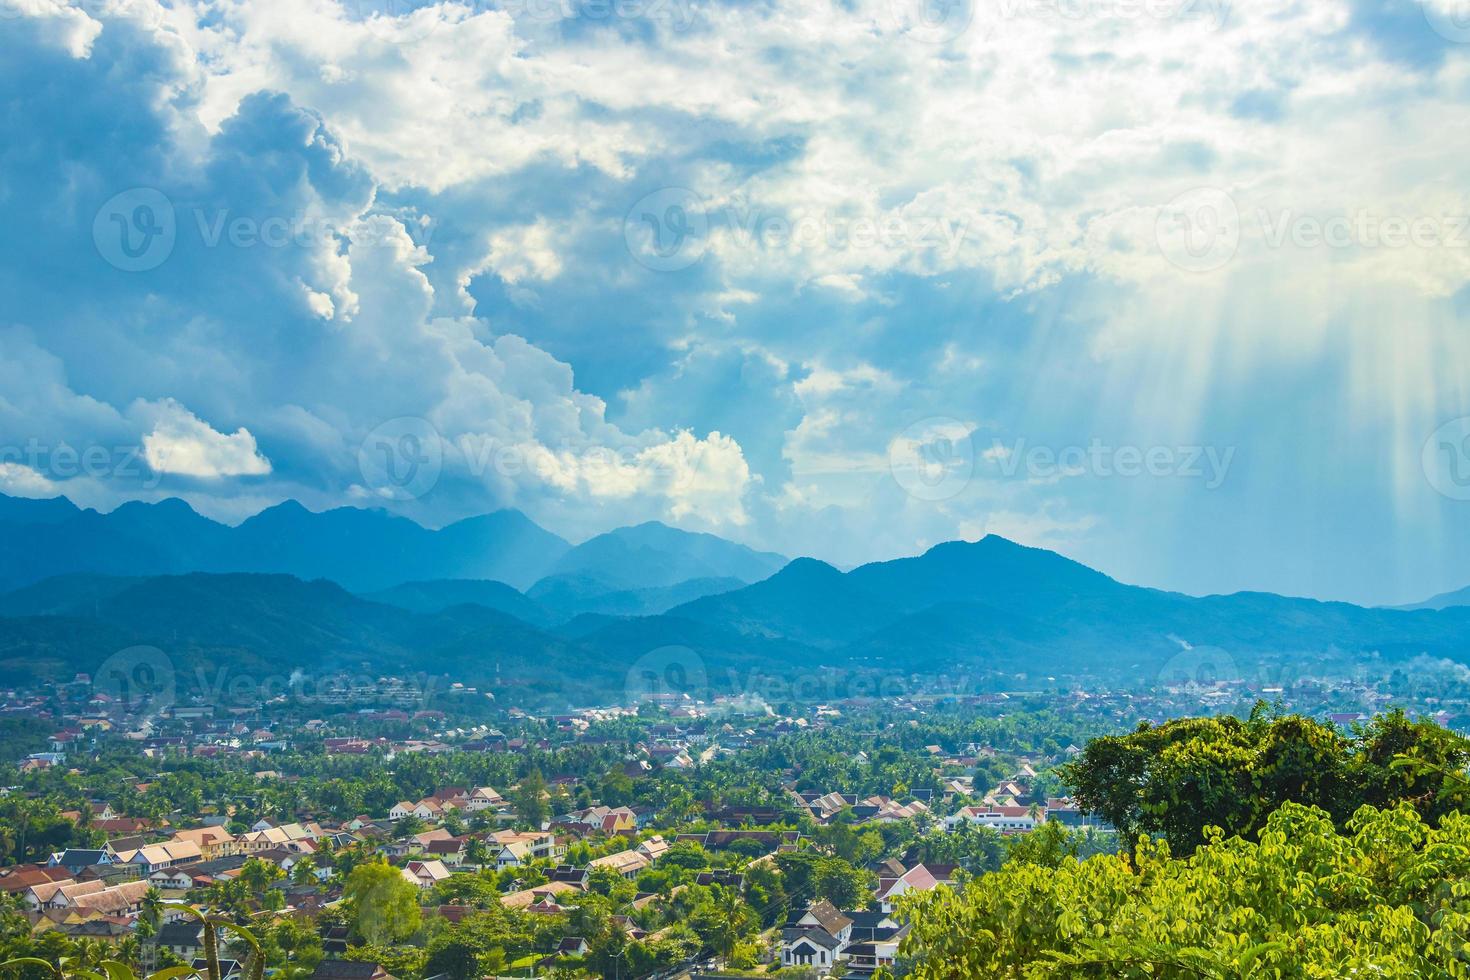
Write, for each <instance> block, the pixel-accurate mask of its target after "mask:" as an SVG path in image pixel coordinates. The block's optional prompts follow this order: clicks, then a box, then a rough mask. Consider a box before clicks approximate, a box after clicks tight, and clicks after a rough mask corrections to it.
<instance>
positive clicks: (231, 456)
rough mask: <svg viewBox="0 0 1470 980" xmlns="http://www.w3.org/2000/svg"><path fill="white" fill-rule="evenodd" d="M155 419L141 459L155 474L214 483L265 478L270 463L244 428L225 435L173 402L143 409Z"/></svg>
mask: <svg viewBox="0 0 1470 980" xmlns="http://www.w3.org/2000/svg"><path fill="white" fill-rule="evenodd" d="M142 411H143V412H144V413H145V414H151V415H153V416H154V422H153V429H152V431H150V432H148V433H147V434H146V435H144V436H143V458H144V459H145V460H147V462H148V465H149V466H150V467H152V468H153V469H154V471H155V472H158V473H175V474H179V475H181V476H193V477H200V478H202V479H209V480H216V479H219V478H221V477H227V476H264V475H266V474H267V473H269V472H270V471H271V464H270V460H268V459H266V458H265V457H264V456H262V455H261V454H260V453H259V452H258V451H257V450H256V447H255V436H253V435H251V434H250V431H249V430H248V429H246V428H245V427H244V426H241V427H240V428H238V429H236V430H235V431H234V432H233V433H231V434H228V435H226V434H225V433H223V432H216V431H215V430H214V429H212V428H210V426H209V424H208V423H207V422H205V421H203V420H202V419H200V418H198V417H197V416H195V415H194V414H193V413H192V412H190V411H189V410H188V409H186V408H184V406H182V405H180V404H179V403H177V402H175V401H173V400H165V401H164V402H163V403H161V404H160V405H158V406H145V407H142Z"/></svg>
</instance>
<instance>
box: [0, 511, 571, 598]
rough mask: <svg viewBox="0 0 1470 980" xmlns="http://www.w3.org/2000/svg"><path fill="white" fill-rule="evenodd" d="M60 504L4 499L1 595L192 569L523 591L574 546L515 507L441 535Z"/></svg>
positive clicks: (353, 523) (361, 583) (366, 516)
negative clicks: (468, 582)
mask: <svg viewBox="0 0 1470 980" xmlns="http://www.w3.org/2000/svg"><path fill="white" fill-rule="evenodd" d="M60 499H61V498H54V500H52V501H24V502H21V501H20V499H19V498H13V497H0V531H3V533H0V590H7V589H15V588H18V587H20V586H23V585H27V584H31V583H34V582H39V581H42V580H45V579H48V578H52V577H54V576H57V575H68V574H74V573H86V574H96V575H113V576H119V575H120V576H149V575H175V574H185V573H189V572H216V573H224V572H259V573H280V574H288V575H294V576H296V577H298V578H303V579H313V578H327V579H331V580H332V581H334V582H337V583H338V584H340V585H342V586H344V587H345V588H348V589H351V590H357V591H369V590H375V589H385V588H389V587H391V586H393V585H397V584H400V583H402V582H406V581H412V580H415V579H439V578H472V579H494V580H498V581H504V582H508V583H509V584H511V585H518V586H520V587H522V588H524V587H525V586H528V585H530V584H531V583H532V582H534V581H536V580H537V579H538V578H540V577H542V576H543V575H544V574H546V572H548V571H549V570H550V569H551V568H552V567H553V566H554V565H555V563H556V561H557V560H558V559H559V558H560V557H561V556H562V555H563V554H565V553H566V552H567V551H568V550H569V549H570V547H571V545H570V544H568V543H567V542H566V541H564V540H562V539H561V538H560V537H558V536H557V535H555V534H552V533H551V532H550V531H547V530H545V529H544V528H542V527H540V526H539V525H537V524H536V523H535V522H533V521H532V520H531V519H530V518H528V517H526V516H525V515H524V514H522V513H520V512H519V511H514V510H502V511H496V512H495V513H492V514H486V515H484V516H482V517H473V518H468V519H466V520H463V521H458V522H456V523H454V524H450V525H449V526H447V527H444V528H441V529H439V530H437V531H436V530H431V529H429V528H426V527H423V526H421V525H419V524H416V523H414V522H413V521H411V520H408V519H407V518H404V517H399V516H396V515H393V514H389V513H388V512H386V511H382V510H360V509H356V508H351V507H341V508H337V509H334V510H328V511H323V512H320V513H317V512H313V511H309V510H307V509H306V508H305V507H303V506H301V505H300V504H299V503H296V502H295V501H287V502H286V503H283V504H278V505H276V506H274V507H270V508H267V509H266V510H263V511H261V512H260V513H259V514H256V515H255V516H253V517H251V518H249V519H247V520H245V521H244V522H243V523H241V524H240V525H239V526H238V527H230V526H229V525H226V524H220V523H218V522H216V521H212V520H209V519H208V518H206V517H203V516H201V515H200V514H198V513H196V512H195V511H194V510H193V509H192V508H191V507H189V505H188V504H186V503H185V502H184V501H182V500H178V499H169V500H164V501H160V502H159V503H156V504H148V503H141V502H136V501H134V502H130V503H125V504H123V505H122V506H120V507H118V508H117V509H116V510H114V511H112V512H111V513H107V514H102V513H99V512H97V511H94V510H80V509H77V508H75V507H71V506H70V505H69V504H61V503H57V502H56V501H57V500H60ZM68 508H70V509H68Z"/></svg>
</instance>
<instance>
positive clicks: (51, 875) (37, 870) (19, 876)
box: [0, 864, 72, 895]
mask: <svg viewBox="0 0 1470 980" xmlns="http://www.w3.org/2000/svg"><path fill="white" fill-rule="evenodd" d="M71 880H72V874H71V872H70V871H68V870H66V869H65V868H63V867H60V866H57V867H43V866H41V865H38V864H26V865H21V866H19V867H15V868H3V869H0V892H3V893H4V894H6V895H19V894H21V893H22V892H24V891H26V890H27V889H29V888H30V887H31V886H32V885H43V884H52V883H60V882H66V881H71Z"/></svg>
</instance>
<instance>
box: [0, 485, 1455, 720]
mask: <svg viewBox="0 0 1470 980" xmlns="http://www.w3.org/2000/svg"><path fill="white" fill-rule="evenodd" d="M0 517H3V518H4V520H0V525H3V527H0V530H3V531H4V532H5V534H4V537H3V539H0V551H4V552H5V553H6V554H7V556H9V557H17V556H19V557H26V556H28V555H30V558H29V559H28V561H27V564H26V566H25V568H24V569H23V571H22V573H21V574H19V575H12V577H18V578H21V579H23V580H26V579H28V581H23V582H22V583H21V585H20V587H18V588H15V589H14V590H12V591H9V592H5V593H3V594H0V677H4V678H6V679H12V678H27V677H35V676H67V672H68V671H71V672H75V671H89V670H91V669H93V668H94V667H95V666H96V665H97V664H98V663H100V662H102V661H103V660H104V659H105V658H106V657H107V656H108V655H110V654H111V653H113V652H115V651H116V650H117V649H119V644H128V643H148V644H152V645H155V646H158V647H159V648H161V649H165V650H168V651H169V652H170V655H171V656H178V657H179V658H180V659H181V662H184V663H190V664H193V663H211V664H218V663H229V664H233V663H240V664H246V665H250V666H251V669H258V670H269V669H275V670H280V669H289V666H290V665H292V664H303V663H308V664H312V665H315V666H321V665H327V664H348V663H357V664H368V665H371V667H372V669H375V670H384V671H401V670H407V669H410V668H411V669H412V670H415V671H424V672H428V673H433V674H436V675H443V676H446V677H451V678H453V679H456V680H463V681H464V682H466V683H489V682H490V680H491V679H492V678H493V679H494V680H495V682H497V683H503V684H507V685H511V686H512V687H514V688H515V690H516V691H518V692H520V693H522V694H525V693H527V692H534V693H535V694H536V695H537V696H539V697H542V698H549V699H553V700H554V699H556V698H570V697H572V695H573V694H576V695H578V696H585V697H588V698H595V697H597V696H606V695H608V694H614V693H616V692H617V689H618V685H620V684H621V683H623V681H624V680H625V678H626V677H627V676H628V675H629V672H630V671H633V670H635V669H637V670H643V669H644V667H640V666H639V665H640V664H644V665H645V666H646V661H645V659H644V658H646V657H648V656H650V655H652V654H657V656H656V657H655V659H658V658H665V657H667V656H669V655H670V654H668V651H669V650H673V651H677V652H676V653H675V654H674V655H675V656H677V657H679V658H683V660H684V661H687V662H688V663H692V664H695V665H697V666H698V668H699V669H698V670H695V671H692V673H693V674H696V675H700V676H704V677H707V678H708V681H709V689H710V690H719V689H729V688H731V687H738V686H739V684H740V683H742V682H741V681H740V679H739V678H740V677H741V676H744V675H748V674H749V673H750V672H752V671H766V672H769V673H770V674H771V675H772V676H776V677H787V678H789V677H792V676H803V675H805V676H818V675H819V676H823V677H828V678H832V677H836V678H845V677H850V676H854V675H855V674H856V673H858V672H864V671H880V672H889V673H895V672H896V673H901V674H908V673H925V674H937V675H945V674H949V675H953V676H955V677H973V676H992V677H993V676H1000V675H1006V676H1010V677H1014V676H1015V675H1018V674H1025V675H1027V676H1030V675H1036V676H1038V677H1040V678H1043V679H1044V678H1045V677H1047V676H1053V675H1055V676H1060V675H1068V676H1079V675H1086V676H1094V677H1097V678H1099V679H1100V680H1102V681H1103V682H1106V683H1114V682H1120V683H1128V684H1132V683H1136V682H1143V683H1145V684H1147V683H1152V682H1158V681H1172V682H1178V681H1181V680H1184V679H1194V680H1199V681H1202V682H1209V681H1211V680H1214V679H1217V678H1225V679H1228V678H1229V677H1231V676H1236V677H1241V678H1246V677H1250V678H1255V679H1257V680H1260V679H1262V678H1269V677H1272V676H1280V675H1281V674H1282V672H1294V673H1296V674H1302V673H1307V674H1310V673H1311V672H1312V671H1315V670H1318V669H1319V668H1324V665H1326V667H1332V668H1336V667H1341V666H1342V665H1344V664H1361V663H1363V662H1368V661H1377V662H1382V663H1392V664H1398V663H1407V662H1409V661H1411V660H1413V659H1414V658H1417V657H1419V656H1421V655H1428V656H1430V657H1435V658H1442V659H1447V660H1451V661H1454V662H1456V663H1462V664H1464V663H1467V662H1470V607H1448V608H1445V609H1440V610H1434V609H1418V610H1394V609H1381V608H1365V607H1360V606H1354V605H1351V604H1348V603H1340V602H1318V601H1316V600H1310V599H1299V598H1290V597H1284V596H1279V595H1273V594H1270V593H1260V592H1241V593H1236V594H1233V595H1213V596H1203V597H1196V596H1189V595H1183V594H1180V593H1174V592H1166V591H1161V590H1157V589H1150V588H1145V587H1140V586H1135V585H1128V584H1125V583H1122V582H1118V581H1116V580H1115V579H1112V578H1110V577H1108V576H1107V575H1105V574H1103V573H1101V572H1099V571H1097V570H1095V569H1092V568H1089V567H1087V566H1085V565H1082V564H1080V563H1078V562H1076V561H1073V560H1071V559H1068V558H1065V557H1063V556H1062V555H1059V554H1056V553H1055V552H1051V551H1047V550H1045V549H1040V548H1030V547H1026V546H1024V545H1020V544H1017V543H1015V542H1012V541H1008V540H1006V539H1005V538H1001V537H998V536H995V535H991V536H988V537H986V538H983V539H981V540H979V541H976V542H964V541H952V542H945V543H943V544H939V545H936V546H935V547H933V548H930V549H929V550H928V551H926V552H924V553H923V554H922V555H916V556H913V557H908V558H900V559H895V560H892V561H883V562H874V563H871V564H867V565H863V566H860V567H858V568H855V569H852V570H851V571H848V572H843V571H841V570H839V569H837V568H834V567H832V566H831V565H828V564H826V563H824V562H821V561H818V560H815V559H811V558H798V559H796V560H794V561H790V562H787V561H785V560H784V559H782V558H781V557H780V556H778V555H774V554H771V553H768V552H758V551H754V550H752V549H749V548H746V547H744V546H743V545H739V544H736V543H733V542H729V541H725V540H723V539H720V538H716V537H714V536H712V535H698V534H691V533H689V532H684V531H679V530H677V529H674V528H669V527H665V526H663V525H656V524H655V525H639V526H637V527H632V528H621V529H618V530H616V531H613V532H609V533H607V534H605V535H599V536H597V537H596V538H593V539H591V540H589V541H588V542H584V543H583V544H582V545H579V546H576V547H572V546H570V545H567V544H566V543H565V542H563V541H561V539H560V538H556V537H555V536H554V535H549V533H548V532H544V531H541V530H540V529H539V528H536V527H535V525H534V524H532V523H531V522H530V521H529V520H528V519H527V518H525V517H524V516H523V515H520V514H516V513H514V512H500V513H499V514H498V515H497V514H493V515H488V516H487V517H485V518H475V519H471V520H470V521H464V522H460V523H459V524H456V525H451V526H450V527H449V528H444V529H442V530H440V531H437V532H434V531H428V530H427V529H424V528H421V527H419V526H418V525H416V524H413V522H411V521H406V520H404V519H402V518H396V517H393V516H391V515H387V514H383V513H381V512H371V511H351V510H343V511H329V512H327V513H326V514H311V513H310V512H308V511H306V510H305V509H304V508H301V507H299V506H298V505H283V506H282V507H278V508H272V509H271V510H269V511H266V512H263V513H262V514H261V515H258V516H257V517H256V518H252V519H251V520H250V521H247V522H245V524H243V525H241V527H240V528H227V527H225V526H224V525H220V524H215V523H214V522H212V521H206V520H205V519H204V518H202V517H199V515H197V514H194V512H193V511H192V510H190V509H189V508H187V507H186V506H184V505H183V504H182V503H179V502H171V503H166V504H161V505H152V506H150V505H135V506H133V505H130V506H126V507H121V508H119V509H118V510H117V511H115V512H114V513H113V514H110V515H100V514H97V513H96V512H94V511H81V510H77V509H76V508H70V509H68V507H67V506H63V505H61V504H57V503H54V502H51V503H47V502H26V503H16V502H15V501H13V500H11V499H9V498H0ZM518 534H519V535H520V537H518V536H517V535H518ZM440 536H443V537H440ZM548 539H550V540H548ZM17 542H20V544H19V545H17ZM507 542H509V544H507ZM558 542H560V545H561V546H560V547H557V543H558ZM43 545H44V546H46V547H48V548H53V549H61V548H64V549H66V551H65V553H64V554H62V555H61V556H60V558H64V559H66V560H60V559H58V558H57V556H56V552H54V551H45V550H40V551H37V552H35V553H34V554H33V555H32V554H31V553H30V552H28V551H27V550H26V549H28V548H41V547H42V546H43ZM123 546H127V547H132V548H133V549H134V550H133V551H132V552H131V553H129V552H128V551H127V550H126V548H125V547H123ZM524 549H539V550H538V552H537V554H536V555H535V556H534V560H531V559H527V561H529V562H530V563H529V564H527V565H522V566H521V567H520V568H519V570H513V571H515V574H511V573H510V572H507V573H506V574H505V575H503V576H502V578H501V580H500V581H490V580H488V579H489V577H490V576H488V575H472V574H465V572H466V571H467V570H468V571H475V570H484V569H487V568H492V567H497V568H504V565H505V563H507V562H508V561H510V560H511V559H512V558H515V557H516V556H520V555H523V554H524ZM200 555H205V556H209V557H210V558H211V560H214V561H226V560H228V561H230V562H232V563H234V564H235V565H236V566H237V567H233V568H229V569H225V570H223V571H212V570H209V569H206V570H205V571H204V572H192V573H179V572H175V571H173V570H172V569H173V567H175V566H177V565H180V564H184V563H187V562H190V561H197V560H200V559H199V556H200ZM497 563H499V564H497ZM68 564H72V565H76V564H81V565H83V566H84V567H82V568H67V567H64V566H66V565H68ZM55 566H63V567H61V568H60V570H59V572H60V573H58V572H55V571H53V572H51V576H50V577H44V578H43V573H44V572H46V571H47V570H48V569H50V568H52V567H55ZM160 566H161V567H164V568H166V569H169V570H168V571H166V572H165V573H162V574H160V573H158V572H156V571H154V570H153V569H156V568H157V567H160ZM262 566H285V567H287V568H289V569H293V570H292V571H290V572H289V573H282V572H279V571H277V570H276V569H275V568H271V567H262ZM5 568H6V570H7V572H12V571H13V570H14V569H15V566H14V564H13V562H12V563H11V564H7V565H6V566H5ZM441 568H449V569H451V570H452V572H451V573H450V574H447V575H446V574H440V573H439V572H438V570H439V569H441ZM528 568H536V569H541V570H544V574H541V575H539V576H537V577H535V578H534V579H532V578H531V576H530V575H529V574H528V573H527V569H528ZM426 569H428V570H432V571H433V572H434V574H427V575H417V576H416V575H415V573H419V572H422V571H424V570H426ZM297 570H300V571H297ZM334 575H338V576H342V577H344V578H346V579H347V581H346V582H341V581H338V580H337V579H334V578H333V576H334ZM400 576H402V577H400ZM683 576H689V577H683ZM512 578H513V579H515V580H516V581H518V582H519V583H521V584H520V586H519V588H513V587H512V586H514V585H515V584H516V581H511V579H512ZM37 579H41V580H39V581H38V580H37ZM385 580H390V581H386V584H384V582H385ZM507 583H508V584H507ZM344 586H345V587H344ZM1268 667H1269V669H1268ZM1324 669H1325V668H1324ZM1270 671H1276V672H1277V673H1276V674H1271V673H1270Z"/></svg>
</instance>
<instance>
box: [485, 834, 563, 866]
mask: <svg viewBox="0 0 1470 980" xmlns="http://www.w3.org/2000/svg"><path fill="white" fill-rule="evenodd" d="M492 842H493V843H494V844H499V845H501V846H502V847H504V846H505V845H507V844H525V845H526V847H527V853H529V854H530V855H531V857H533V858H546V859H553V858H559V857H561V856H562V855H564V854H566V852H567V848H566V845H565V844H564V843H562V842H561V841H559V840H557V837H556V835H555V834H553V833H551V832H550V831H546V830H527V831H516V830H497V831H495V833H493V834H491V835H490V836H489V838H488V839H487V840H486V843H487V844H491V843H492ZM491 850H492V851H493V850H494V848H493V847H492V848H491Z"/></svg>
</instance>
